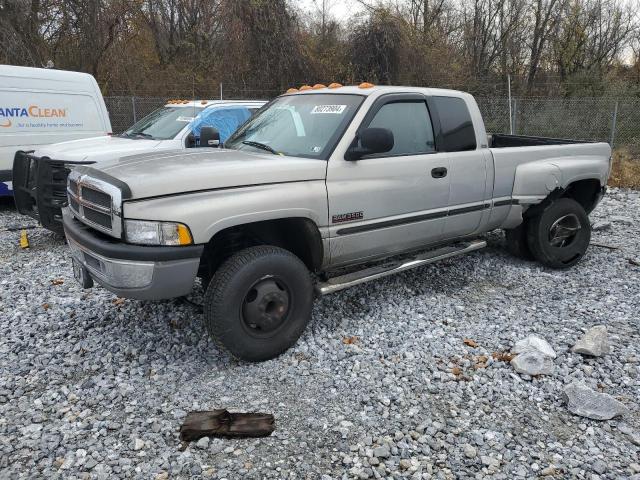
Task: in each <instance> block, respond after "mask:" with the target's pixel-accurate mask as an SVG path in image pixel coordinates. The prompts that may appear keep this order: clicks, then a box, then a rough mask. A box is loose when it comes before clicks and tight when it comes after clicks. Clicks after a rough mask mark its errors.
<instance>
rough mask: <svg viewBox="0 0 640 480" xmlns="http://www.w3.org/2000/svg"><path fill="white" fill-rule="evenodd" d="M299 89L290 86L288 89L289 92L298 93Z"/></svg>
mask: <svg viewBox="0 0 640 480" xmlns="http://www.w3.org/2000/svg"><path fill="white" fill-rule="evenodd" d="M297 92H298V89H297V88H290V89H289V90H287V93H297Z"/></svg>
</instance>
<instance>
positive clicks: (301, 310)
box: [63, 84, 611, 361]
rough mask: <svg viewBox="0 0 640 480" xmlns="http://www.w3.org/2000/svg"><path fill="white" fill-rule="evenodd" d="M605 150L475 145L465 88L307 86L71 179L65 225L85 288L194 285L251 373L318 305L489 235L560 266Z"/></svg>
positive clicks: (168, 293)
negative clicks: (160, 148)
mask: <svg viewBox="0 0 640 480" xmlns="http://www.w3.org/2000/svg"><path fill="white" fill-rule="evenodd" d="M610 155H611V149H610V148H609V145H608V144H606V143H581V142H577V141H573V140H560V139H548V138H539V137H523V136H514V135H492V136H487V133H486V132H485V127H484V124H483V121H482V117H481V115H480V112H479V110H478V107H477V105H476V102H475V101H474V99H473V97H472V96H471V95H469V94H466V93H463V92H458V91H452V90H439V89H430V88H411V87H391V86H372V85H370V84H362V85H360V86H349V87H343V86H341V85H337V84H332V85H330V86H329V87H323V86H322V85H317V86H316V87H314V88H305V89H301V90H300V91H295V90H290V91H289V92H288V93H287V94H285V95H282V96H280V97H278V98H276V99H275V100H273V101H272V102H270V103H269V104H268V105H267V106H265V107H264V108H263V109H262V110H261V111H260V112H258V113H257V114H256V115H254V116H253V117H252V119H250V120H249V121H248V122H246V123H245V124H244V125H243V126H242V127H241V128H240V129H238V131H236V132H235V133H234V134H233V135H232V136H231V137H230V138H229V139H228V140H227V141H226V142H225V143H224V148H222V149H202V150H198V149H195V150H192V151H188V150H185V151H181V152H177V151H173V152H160V153H152V154H145V155H139V156H131V157H128V158H125V159H121V160H114V161H110V162H105V163H102V164H100V165H97V166H95V167H90V166H83V167H78V168H76V169H74V170H73V171H72V172H71V174H70V176H69V180H68V208H66V209H65V211H64V220H63V223H64V230H65V233H66V236H67V239H68V242H69V245H70V249H71V252H72V259H73V264H74V272H75V275H76V277H77V278H78V280H79V281H80V282H81V283H82V285H83V286H84V287H85V288H88V287H90V286H92V285H93V282H94V281H96V282H98V283H99V284H101V285H103V286H104V287H105V288H107V289H108V290H110V291H112V292H114V293H116V294H117V295H119V296H121V297H128V298H136V299H146V300H155V299H166V298H171V297H179V296H183V295H187V294H188V293H189V292H190V291H191V289H192V286H193V285H194V281H195V279H196V277H197V276H199V277H200V278H201V279H202V283H203V286H204V288H205V294H204V315H205V320H206V322H205V323H206V325H207V328H208V330H209V333H210V334H211V335H212V337H213V338H214V339H215V340H216V341H217V342H218V343H219V344H222V345H223V346H224V347H226V348H227V349H228V350H229V351H230V352H231V353H232V354H233V355H235V356H237V357H239V358H242V359H245V360H249V361H261V360H265V359H269V358H272V357H274V356H277V355H278V354H280V353H282V352H283V351H285V350H286V349H287V348H289V347H290V346H291V345H293V344H294V343H295V342H296V340H297V339H298V337H299V336H300V335H301V333H302V332H303V330H304V328H305V326H306V324H307V322H308V321H309V318H310V316H311V307H312V303H313V300H314V297H315V296H316V295H324V294H328V293H331V292H335V291H337V290H340V289H342V288H346V287H349V286H352V285H357V284H360V283H362V282H365V281H368V280H373V279H377V278H380V277H383V276H385V275H389V274H392V273H395V272H400V271H403V270H406V269H409V268H412V267H417V266H420V265H424V264H427V263H430V262H435V261H437V260H440V259H444V258H450V257H453V256H456V255H461V254H464V253H468V252H471V251H474V250H477V249H479V248H481V247H484V246H485V242H484V241H483V240H481V239H478V236H479V235H480V234H482V233H484V232H488V231H490V230H494V229H504V230H506V232H507V243H508V245H509V248H510V250H512V251H513V252H515V253H517V254H518V255H520V256H526V257H528V256H530V257H532V258H534V259H536V260H538V261H540V262H541V263H542V264H544V265H546V266H548V267H552V268H567V267H570V266H572V265H574V264H575V263H576V262H578V261H579V260H580V258H582V256H583V255H584V254H585V252H586V250H587V247H588V245H589V240H590V234H591V227H590V223H589V219H588V217H587V215H588V213H589V212H590V211H591V210H592V209H593V208H594V207H595V206H596V205H597V203H598V201H599V200H600V198H601V197H602V194H603V193H604V191H605V185H606V182H607V178H608V175H609V170H610ZM151 168H153V172H154V174H153V175H147V172H148V171H149V169H151ZM411 252H420V253H416V254H411ZM393 257H396V259H395V260H394V258H393ZM376 262H377V263H376Z"/></svg>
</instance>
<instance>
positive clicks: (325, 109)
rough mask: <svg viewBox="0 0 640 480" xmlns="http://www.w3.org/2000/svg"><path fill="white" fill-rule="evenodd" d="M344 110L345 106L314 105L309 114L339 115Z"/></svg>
mask: <svg viewBox="0 0 640 480" xmlns="http://www.w3.org/2000/svg"><path fill="white" fill-rule="evenodd" d="M346 108H347V106H346V105H316V106H315V107H313V110H311V113H312V114H316V113H336V114H338V115H341V114H342V112H344V110H345V109H346Z"/></svg>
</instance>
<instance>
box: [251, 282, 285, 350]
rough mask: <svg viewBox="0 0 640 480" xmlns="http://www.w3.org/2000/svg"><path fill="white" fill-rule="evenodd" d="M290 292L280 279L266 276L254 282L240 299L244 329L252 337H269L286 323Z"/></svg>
mask: <svg viewBox="0 0 640 480" xmlns="http://www.w3.org/2000/svg"><path fill="white" fill-rule="evenodd" d="M290 311H291V294H290V292H289V288H288V287H287V285H286V283H284V282H283V281H282V280H281V279H279V278H276V277H272V276H268V277H263V278H261V279H260V280H258V281H257V282H255V283H254V284H253V285H252V286H251V287H250V288H249V289H248V290H247V292H246V294H245V296H244V299H243V301H242V307H241V312H240V315H241V318H242V324H243V327H244V329H245V330H246V331H247V333H249V334H250V335H252V336H254V337H269V336H271V335H273V334H274V333H275V332H277V331H278V330H279V329H280V328H281V327H282V326H283V325H285V324H286V323H287V319H288V317H289V312H290Z"/></svg>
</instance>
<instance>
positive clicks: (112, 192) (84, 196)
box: [67, 170, 122, 238]
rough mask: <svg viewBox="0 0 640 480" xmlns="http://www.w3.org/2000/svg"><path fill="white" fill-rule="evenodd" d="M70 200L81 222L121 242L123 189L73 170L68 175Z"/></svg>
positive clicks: (73, 210)
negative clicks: (121, 190)
mask: <svg viewBox="0 0 640 480" xmlns="http://www.w3.org/2000/svg"><path fill="white" fill-rule="evenodd" d="M67 196H68V198H69V208H70V209H71V211H72V212H73V214H74V216H75V217H76V218H77V219H78V220H80V221H81V222H83V223H86V224H87V225H89V226H90V227H93V228H95V229H96V230H99V231H101V232H104V233H107V234H109V235H111V236H113V237H116V238H120V236H121V234H122V221H121V219H120V210H119V208H120V200H121V194H120V189H118V188H117V187H116V186H114V185H112V184H110V183H107V182H104V181H102V180H98V179H96V178H93V177H91V176H89V175H82V174H80V173H78V171H77V170H74V171H72V172H71V173H70V174H69V181H68V184H67Z"/></svg>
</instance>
